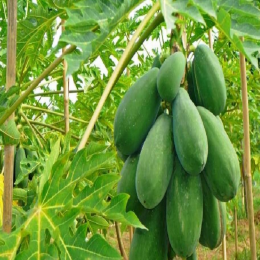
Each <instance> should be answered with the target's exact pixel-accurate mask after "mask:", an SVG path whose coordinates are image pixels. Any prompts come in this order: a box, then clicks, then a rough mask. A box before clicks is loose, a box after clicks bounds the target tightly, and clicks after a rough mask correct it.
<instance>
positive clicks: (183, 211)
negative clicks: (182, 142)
mask: <svg viewBox="0 0 260 260" xmlns="http://www.w3.org/2000/svg"><path fill="white" fill-rule="evenodd" d="M166 198H167V200H166V221H167V231H168V236H169V241H170V243H171V246H172V248H173V250H174V252H175V253H176V255H178V256H181V257H188V256H190V255H191V254H192V253H193V252H194V251H195V249H196V246H197V245H198V243H199V237H200V231H201V224H202V213H203V197H202V187H201V180H200V175H197V176H191V175H189V174H188V173H186V172H185V171H184V169H183V168H182V166H181V164H180V163H179V161H178V159H177V157H176V160H175V170H174V172H173V175H172V178H171V181H170V184H169V187H168V190H167V197H166Z"/></svg>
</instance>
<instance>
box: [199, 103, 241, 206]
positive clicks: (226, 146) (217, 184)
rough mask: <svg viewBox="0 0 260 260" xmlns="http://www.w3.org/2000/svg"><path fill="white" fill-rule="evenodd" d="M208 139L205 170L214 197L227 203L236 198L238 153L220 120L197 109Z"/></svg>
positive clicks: (238, 175) (205, 111) (238, 173)
mask: <svg viewBox="0 0 260 260" xmlns="http://www.w3.org/2000/svg"><path fill="white" fill-rule="evenodd" d="M197 108H198V111H199V113H200V115H201V118H202V121H203V124H204V127H205V130H206V134H207V137H208V147H209V151H208V159H207V163H206V166H205V168H204V174H205V177H206V181H207V183H208V185H209V187H210V189H211V191H212V193H213V195H214V196H215V197H216V198H217V199H218V200H220V201H224V202H227V201H229V200H231V199H233V198H234V197H235V196H236V193H237V190H238V186H239V181H240V167H239V161H238V157H237V154H236V151H235V149H234V147H233V145H232V143H231V141H230V139H229V137H228V135H227V133H226V132H225V130H224V127H223V125H222V124H221V123H220V121H219V119H218V118H217V117H215V116H214V115H213V114H212V113H211V112H210V111H208V110H207V109H205V108H203V107H197Z"/></svg>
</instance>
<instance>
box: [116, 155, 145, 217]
mask: <svg viewBox="0 0 260 260" xmlns="http://www.w3.org/2000/svg"><path fill="white" fill-rule="evenodd" d="M138 160H139V154H137V155H131V156H129V157H128V158H127V160H126V161H125V164H124V166H123V168H122V171H121V179H120V180H119V182H118V185H117V192H118V193H127V194H129V195H130V198H129V200H128V202H127V205H126V211H134V212H135V213H136V215H139V212H141V211H142V210H143V206H142V204H141V203H140V202H139V200H138V197H137V194H136V189H135V176H136V168H137V164H138Z"/></svg>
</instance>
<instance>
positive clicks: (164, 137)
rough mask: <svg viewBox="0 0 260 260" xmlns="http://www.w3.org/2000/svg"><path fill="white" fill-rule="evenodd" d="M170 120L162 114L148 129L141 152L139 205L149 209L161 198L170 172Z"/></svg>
mask: <svg viewBox="0 0 260 260" xmlns="http://www.w3.org/2000/svg"><path fill="white" fill-rule="evenodd" d="M173 162H174V148H173V141H172V120H171V117H170V116H169V115H166V114H162V115H160V116H159V118H158V119H157V120H156V122H155V124H154V125H153V127H152V129H151V130H150V132H149V134H148V136H147V138H146V140H145V142H144V145H143V147H142V150H141V153H140V159H139V162H138V165H137V172H136V192H137V196H138V199H139V201H140V202H141V204H142V205H143V206H144V207H145V208H147V209H152V208H154V207H155V206H157V205H158V204H159V203H160V201H161V200H162V199H163V197H164V195H165V193H166V190H167V187H168V185H169V181H170V178H171V175H172V172H173Z"/></svg>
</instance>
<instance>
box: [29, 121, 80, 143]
mask: <svg viewBox="0 0 260 260" xmlns="http://www.w3.org/2000/svg"><path fill="white" fill-rule="evenodd" d="M28 121H29V122H30V123H31V124H32V125H40V126H44V127H47V128H50V129H52V130H55V131H57V132H60V133H62V134H65V131H64V130H62V129H60V128H58V127H55V126H52V125H48V124H45V123H42V122H37V121H33V120H29V119H28ZM71 137H73V138H74V139H76V140H80V139H79V137H77V136H76V135H71Z"/></svg>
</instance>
